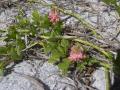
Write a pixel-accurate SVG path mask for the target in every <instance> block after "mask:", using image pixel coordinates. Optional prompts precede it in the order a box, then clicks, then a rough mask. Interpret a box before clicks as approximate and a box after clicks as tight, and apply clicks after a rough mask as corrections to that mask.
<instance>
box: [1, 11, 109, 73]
mask: <svg viewBox="0 0 120 90" xmlns="http://www.w3.org/2000/svg"><path fill="white" fill-rule="evenodd" d="M54 10H56V9H53V11H52V13H51V14H49V15H48V14H46V15H41V14H40V13H39V12H38V11H37V10H35V11H33V13H32V17H31V18H26V17H24V13H23V12H22V11H20V14H19V15H18V16H17V17H16V21H17V22H16V23H15V24H13V25H11V26H10V27H9V28H8V30H7V31H5V32H3V33H6V34H7V35H6V36H5V38H4V39H3V41H5V42H6V45H5V46H3V47H0V55H1V56H6V57H7V58H6V62H5V61H4V63H3V62H2V61H1V62H0V69H1V71H2V70H3V69H4V68H5V66H6V65H8V64H9V63H10V62H13V61H14V62H16V61H20V60H22V59H23V58H24V51H25V50H27V49H29V48H32V47H33V46H35V45H36V44H38V45H40V46H42V48H43V50H44V53H46V54H49V57H50V58H49V60H48V61H49V62H51V63H54V64H55V63H56V62H59V63H57V65H58V66H59V68H61V69H62V71H63V72H64V73H67V70H68V68H69V67H70V65H71V64H74V63H77V68H78V69H80V70H83V69H84V68H85V67H86V66H91V65H93V64H95V63H98V61H97V60H96V59H93V58H90V57H89V55H86V56H87V57H86V58H84V59H85V60H80V61H77V62H76V61H71V60H69V58H68V57H69V54H70V51H69V49H70V48H71V44H74V45H75V43H79V45H80V44H85V45H88V46H91V47H92V48H94V49H96V50H98V51H100V52H101V53H102V54H103V55H105V56H106V57H107V58H109V57H110V56H109V55H110V54H108V53H107V52H106V51H104V49H102V48H100V47H98V46H95V45H94V44H92V43H89V42H87V41H84V40H81V39H79V38H77V37H73V36H65V35H64V34H63V33H62V30H63V22H62V21H60V19H59V16H58V15H57V11H54ZM52 14H53V16H54V17H55V18H54V17H52V16H51V15H52ZM36 38H39V40H35V39H36ZM80 47H81V45H80ZM78 53H79V54H82V52H78ZM71 57H72V54H71ZM81 57H83V56H81ZM79 58H80V56H79ZM79 58H78V56H77V59H76V60H78V59H79Z"/></svg>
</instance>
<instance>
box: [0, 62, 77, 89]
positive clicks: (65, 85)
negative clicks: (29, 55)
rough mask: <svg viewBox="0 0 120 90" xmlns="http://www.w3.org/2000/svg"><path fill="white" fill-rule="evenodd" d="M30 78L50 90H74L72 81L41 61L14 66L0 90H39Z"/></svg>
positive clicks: (1, 84)
mask: <svg viewBox="0 0 120 90" xmlns="http://www.w3.org/2000/svg"><path fill="white" fill-rule="evenodd" d="M14 72H15V73H14ZM16 73H18V74H20V75H18V74H16ZM26 77H27V78H26ZM31 77H34V78H33V79H36V78H37V79H39V81H41V82H42V83H44V84H45V86H48V88H49V89H50V90H64V89H65V90H76V86H75V83H74V81H73V80H71V79H70V78H68V77H65V76H62V75H61V74H60V71H59V69H58V67H57V66H54V65H52V64H50V63H48V62H45V63H43V61H41V60H33V61H23V62H22V63H20V64H18V65H16V66H15V67H14V71H13V72H12V73H11V74H9V75H8V76H6V77H3V79H2V81H1V82H0V90H39V89H35V86H34V85H36V84H35V82H36V81H35V80H33V79H31ZM29 80H30V81H32V84H31V82H30V81H29ZM38 86H39V85H38ZM45 86H44V87H45ZM41 88H42V87H41ZM40 90H42V89H40Z"/></svg>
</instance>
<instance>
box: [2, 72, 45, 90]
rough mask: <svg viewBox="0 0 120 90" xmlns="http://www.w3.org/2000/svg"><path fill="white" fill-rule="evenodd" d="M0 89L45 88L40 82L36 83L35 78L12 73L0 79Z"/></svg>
mask: <svg viewBox="0 0 120 90" xmlns="http://www.w3.org/2000/svg"><path fill="white" fill-rule="evenodd" d="M0 90H45V89H44V86H43V84H42V83H40V82H39V83H38V84H36V82H35V79H34V78H33V81H32V79H29V78H26V77H23V76H20V75H18V74H16V73H12V74H10V75H8V76H6V77H4V78H3V79H2V81H1V82H0Z"/></svg>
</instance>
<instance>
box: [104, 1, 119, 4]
mask: <svg viewBox="0 0 120 90" xmlns="http://www.w3.org/2000/svg"><path fill="white" fill-rule="evenodd" d="M103 2H105V3H106V4H108V5H110V4H114V5H115V4H116V3H117V0H103Z"/></svg>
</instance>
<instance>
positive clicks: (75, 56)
mask: <svg viewBox="0 0 120 90" xmlns="http://www.w3.org/2000/svg"><path fill="white" fill-rule="evenodd" d="M85 57H86V56H85V54H84V53H83V50H80V48H78V47H76V46H73V47H72V48H71V51H70V55H69V57H68V59H69V60H70V61H74V62H76V61H80V60H83V59H84V58H85Z"/></svg>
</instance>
